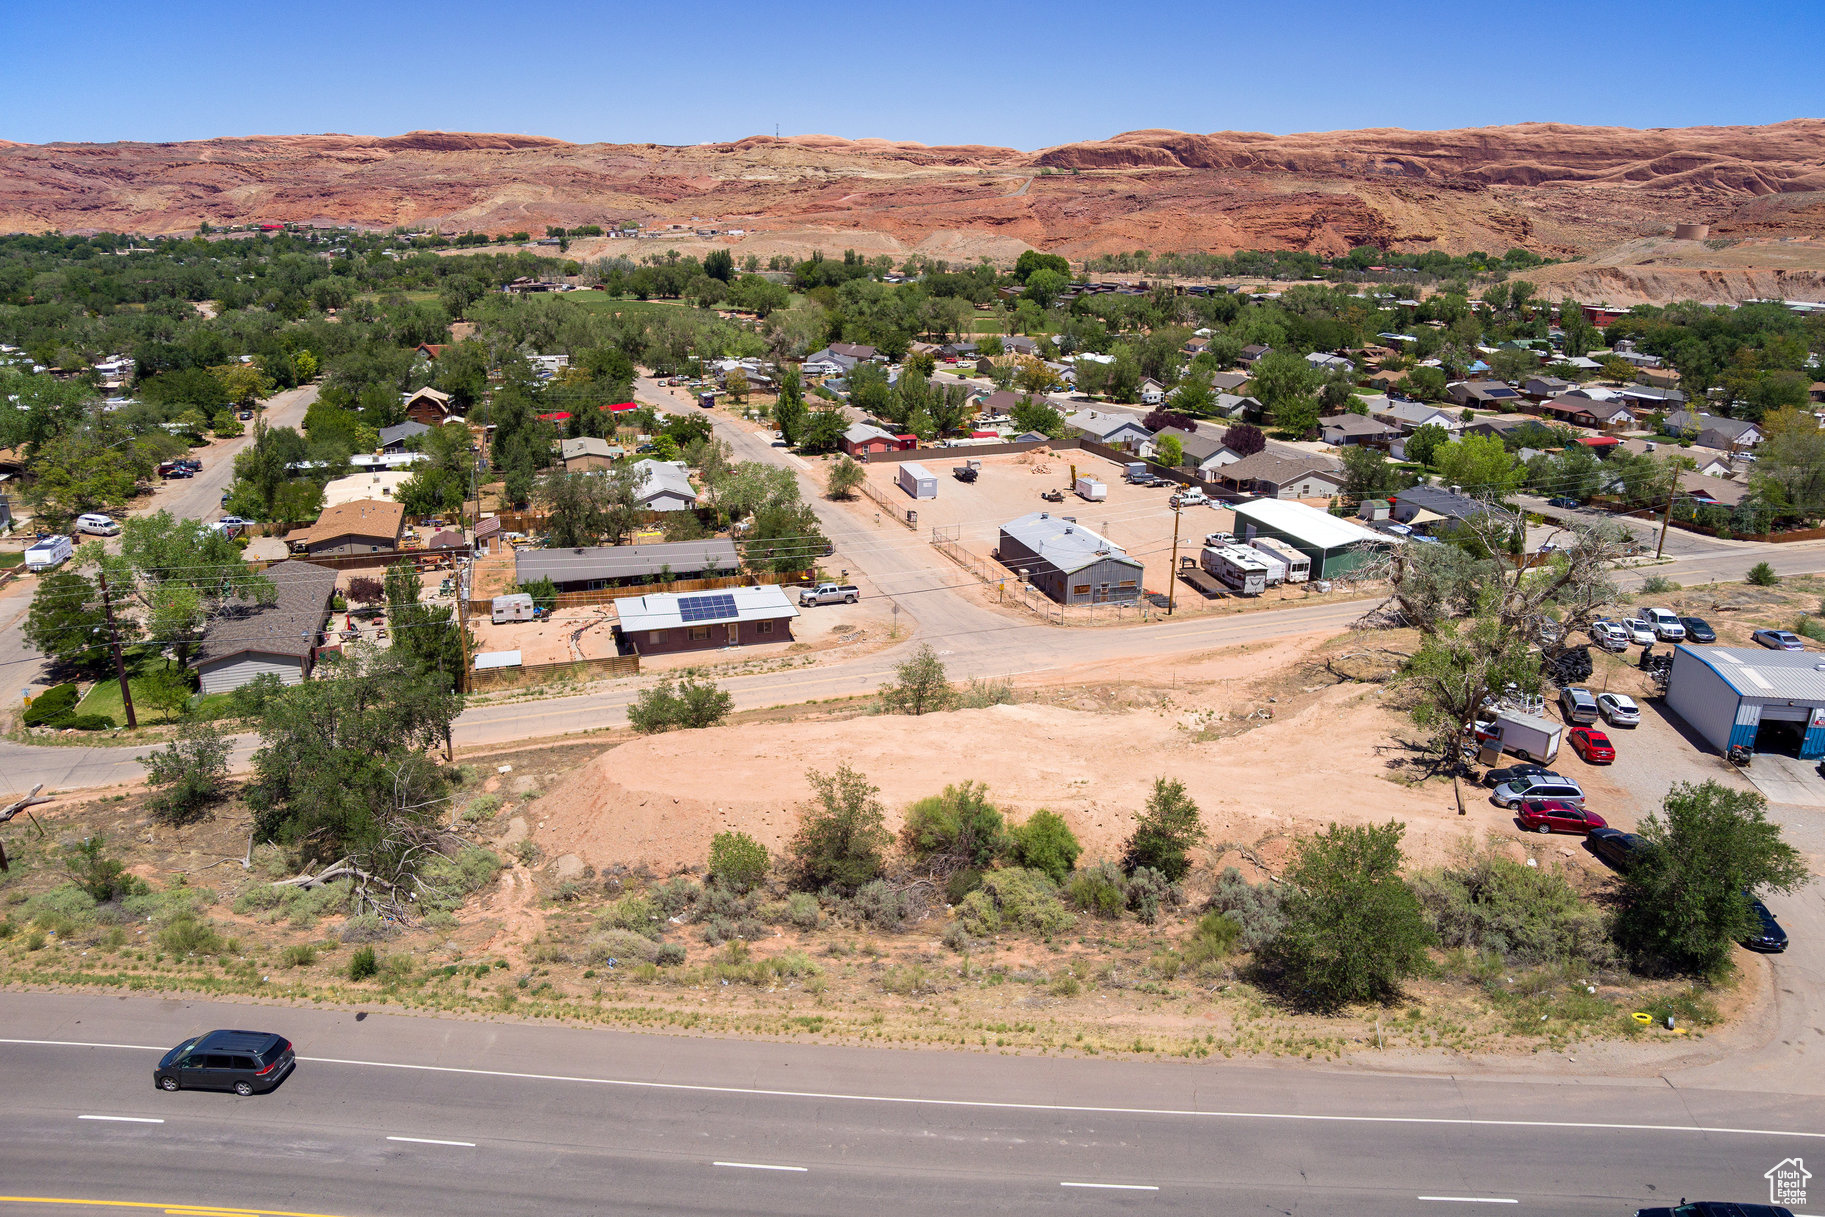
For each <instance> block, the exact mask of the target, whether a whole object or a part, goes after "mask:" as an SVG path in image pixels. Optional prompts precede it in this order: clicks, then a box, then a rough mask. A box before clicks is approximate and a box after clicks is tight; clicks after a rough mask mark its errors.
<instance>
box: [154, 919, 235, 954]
mask: <svg viewBox="0 0 1825 1217" xmlns="http://www.w3.org/2000/svg"><path fill="white" fill-rule="evenodd" d="M158 945H159V946H161V947H163V948H164V949H165V950H167V951H169V952H171V954H173V955H177V956H186V955H215V954H219V953H220V952H221V951H223V950H224V949H226V946H227V944H226V943H225V942H223V941H222V936H221V935H220V934H218V933H216V932H215V927H214V926H212V925H210V924H209V923H208V922H207V921H204V920H202V919H200V918H198V917H196V916H194V915H188V914H187V915H185V916H183V917H179V918H177V919H176V920H175V921H173V922H172V923H171V924H170V925H168V926H166V927H165V928H164V929H162V930H160V931H159V932H158Z"/></svg>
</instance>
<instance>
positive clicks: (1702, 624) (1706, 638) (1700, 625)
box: [1679, 617, 1717, 642]
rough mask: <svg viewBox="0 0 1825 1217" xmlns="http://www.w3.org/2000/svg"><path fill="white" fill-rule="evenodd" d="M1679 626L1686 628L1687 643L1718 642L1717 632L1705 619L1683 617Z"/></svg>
mask: <svg viewBox="0 0 1825 1217" xmlns="http://www.w3.org/2000/svg"><path fill="white" fill-rule="evenodd" d="M1679 624H1681V625H1683V626H1685V627H1686V641H1687V642H1716V641H1717V631H1716V630H1714V629H1712V628H1711V623H1710V622H1709V621H1706V620H1705V619H1704V618H1703V617H1681V618H1680V619H1679Z"/></svg>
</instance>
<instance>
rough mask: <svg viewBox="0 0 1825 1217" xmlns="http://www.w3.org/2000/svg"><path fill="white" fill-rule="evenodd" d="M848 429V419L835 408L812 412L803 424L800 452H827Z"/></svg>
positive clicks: (823, 408)
mask: <svg viewBox="0 0 1825 1217" xmlns="http://www.w3.org/2000/svg"><path fill="white" fill-rule="evenodd" d="M848 429H849V417H848V415H846V414H844V413H843V412H842V411H841V410H840V409H837V408H835V407H827V408H826V407H820V408H819V409H816V410H813V411H812V412H811V415H810V417H809V418H808V419H807V420H806V422H805V433H804V435H803V436H802V437H800V439H799V450H800V451H801V452H829V451H831V450H833V449H834V448H835V447H836V446H837V441H839V440H841V439H842V438H843V432H845V431H847V430H848Z"/></svg>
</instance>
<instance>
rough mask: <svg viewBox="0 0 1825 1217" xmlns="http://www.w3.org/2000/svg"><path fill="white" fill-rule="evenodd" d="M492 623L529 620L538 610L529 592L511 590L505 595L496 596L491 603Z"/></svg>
mask: <svg viewBox="0 0 1825 1217" xmlns="http://www.w3.org/2000/svg"><path fill="white" fill-rule="evenodd" d="M492 608H493V610H494V611H493V613H492V614H491V616H492V617H493V619H494V624H496V625H499V624H501V623H502V622H503V621H531V620H533V619H534V618H536V617H537V616H538V615H539V610H538V609H537V608H536V607H535V606H534V605H533V603H532V595H531V593H529V592H512V593H510V594H508V595H505V596H496V597H495V598H494V602H493V605H492Z"/></svg>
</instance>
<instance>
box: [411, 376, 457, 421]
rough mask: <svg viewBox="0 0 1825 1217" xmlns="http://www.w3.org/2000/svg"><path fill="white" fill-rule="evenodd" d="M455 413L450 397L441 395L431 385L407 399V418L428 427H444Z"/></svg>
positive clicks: (445, 394) (444, 394) (446, 394)
mask: <svg viewBox="0 0 1825 1217" xmlns="http://www.w3.org/2000/svg"><path fill="white" fill-rule="evenodd" d="M454 413H455V411H454V410H452V409H451V407H450V395H449V394H448V393H440V392H438V391H437V390H436V389H433V388H431V387H430V386H429V385H426V386H425V387H424V388H422V389H420V390H418V392H416V393H414V394H412V396H410V397H408V398H406V417H407V418H409V419H411V420H412V421H413V422H415V423H423V424H424V425H425V426H427V427H441V426H443V424H444V421H445V420H446V419H448V418H450V417H451V416H452V415H453V414H454Z"/></svg>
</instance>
